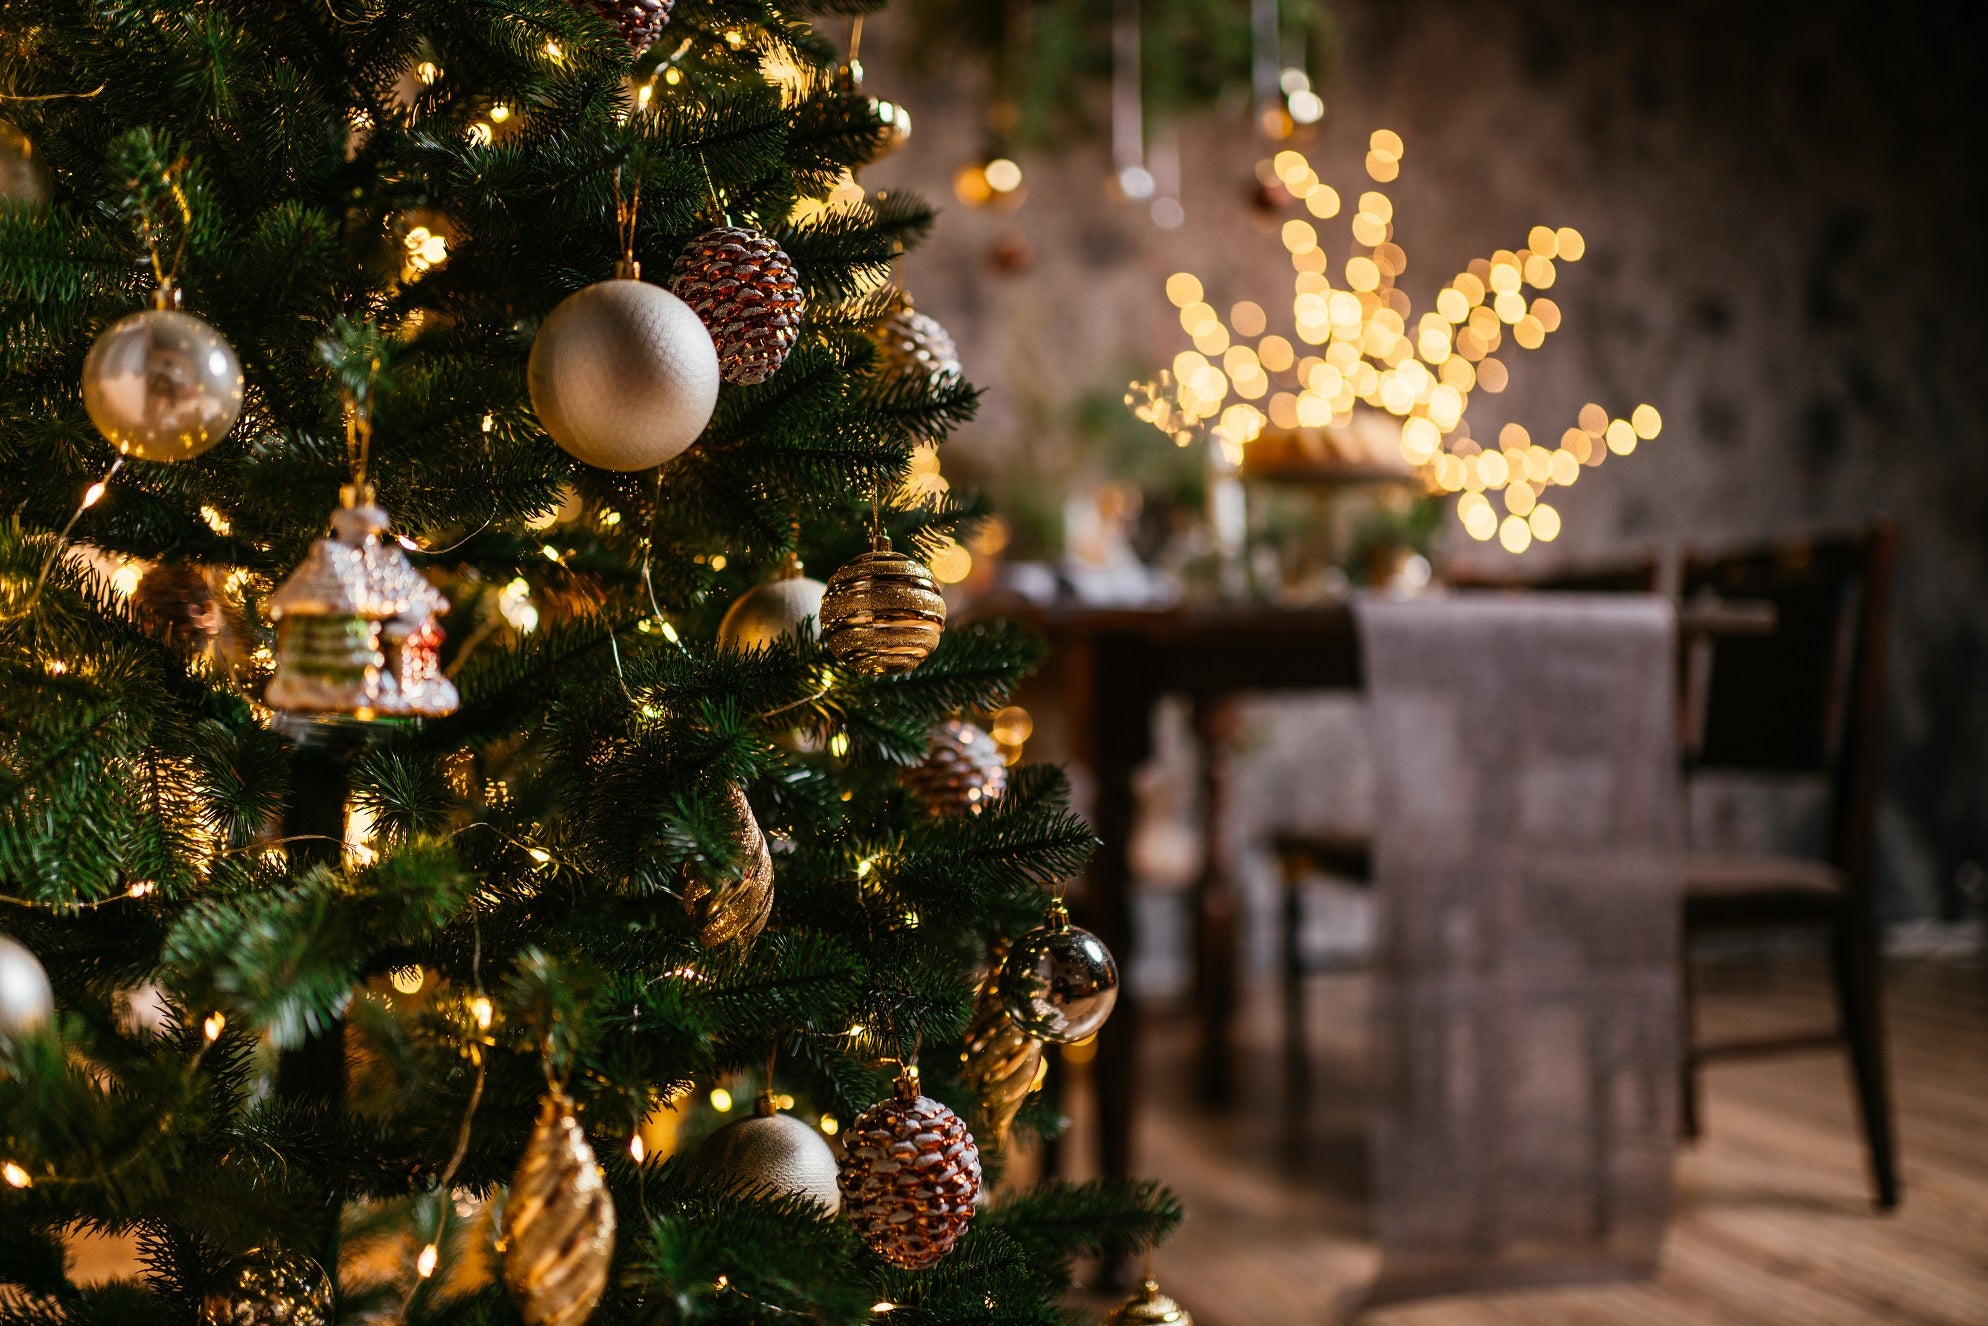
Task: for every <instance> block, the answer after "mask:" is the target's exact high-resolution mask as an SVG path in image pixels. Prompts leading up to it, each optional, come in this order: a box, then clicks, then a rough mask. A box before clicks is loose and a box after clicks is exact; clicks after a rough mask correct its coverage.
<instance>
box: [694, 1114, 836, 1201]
mask: <svg viewBox="0 0 1988 1326" xmlns="http://www.w3.org/2000/svg"><path fill="white" fill-rule="evenodd" d="M697 1168H698V1169H699V1170H701V1171H702V1172H703V1173H705V1174H708V1175H710V1176H711V1177H712V1178H714V1179H716V1180H718V1181H720V1182H722V1183H723V1184H724V1185H725V1186H726V1187H727V1188H728V1189H730V1190H731V1191H733V1192H739V1193H767V1192H772V1193H777V1194H779V1195H781V1196H787V1197H805V1198H807V1199H808V1200H809V1201H811V1202H816V1203H819V1204H820V1205H822V1206H825V1207H827V1208H828V1209H829V1211H830V1212H831V1213H832V1212H834V1211H835V1210H836V1209H837V1208H838V1207H840V1206H841V1205H842V1194H841V1191H840V1190H839V1189H838V1188H837V1187H836V1160H835V1152H834V1151H833V1150H831V1149H830V1148H829V1145H828V1143H827V1142H826V1141H824V1140H823V1139H822V1135H821V1134H820V1133H818V1132H816V1131H815V1130H814V1129H813V1128H810V1127H809V1126H808V1125H807V1124H805V1123H803V1122H802V1121H801V1120H799V1119H796V1118H795V1117H794V1116H793V1115H791V1114H782V1113H780V1112H779V1111H778V1110H777V1109H775V1108H774V1105H773V1097H772V1094H771V1093H769V1092H761V1093H760V1096H759V1102H758V1104H757V1105H756V1106H755V1107H754V1109H753V1113H752V1116H751V1117H750V1118H746V1119H738V1120H735V1121H734V1122H732V1123H728V1124H726V1125H725V1126H724V1127H723V1128H720V1129H719V1130H718V1131H717V1132H715V1133H713V1134H711V1136H710V1137H708V1138H706V1139H705V1141H704V1145H703V1146H702V1147H700V1148H698V1151H697Z"/></svg>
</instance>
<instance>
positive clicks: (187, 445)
mask: <svg viewBox="0 0 1988 1326" xmlns="http://www.w3.org/2000/svg"><path fill="white" fill-rule="evenodd" d="M155 304H156V307H153V308H149V309H146V310H144V311H143V312H141V313H133V314H132V315H131V316H129V317H127V318H122V319H119V320H118V321H117V322H116V323H113V324H112V325H111V328H110V330H109V331H107V332H105V333H104V334H103V335H102V336H100V337H98V338H97V343H96V344H95V345H93V346H91V347H90V355H89V358H87V359H85V360H84V361H83V408H84V409H85V410H87V411H89V414H90V422H91V423H93V424H95V425H96V426H97V431H98V432H100V433H102V434H103V435H104V437H105V438H107V439H108V440H109V441H110V444H111V445H112V446H114V447H116V448H117V449H118V451H119V452H121V453H122V454H124V455H127V456H134V457H136V458H137V459H139V460H152V461H175V460H188V459H191V458H192V457H194V456H198V455H199V454H200V453H201V452H203V451H206V450H207V449H208V448H209V447H211V446H213V445H214V444H215V443H217V442H219V441H220V440H221V439H222V438H224V437H226V436H227V435H228V430H229V429H231V428H233V427H234V426H235V420H237V419H238V418H240V417H241V413H242V365H241V361H240V360H238V359H237V358H235V351H234V347H233V346H231V345H229V344H228V342H227V339H226V338H225V337H223V336H222V335H221V333H220V332H217V331H215V330H214V329H213V328H212V327H210V326H208V325H207V324H206V323H205V322H202V321H201V320H200V319H199V318H196V317H194V316H193V315H192V314H191V313H182V312H180V311H179V308H178V305H179V291H178V288H177V287H174V286H170V285H169V286H166V287H164V288H162V289H161V290H160V291H159V292H158V295H157V296H156V298H155Z"/></svg>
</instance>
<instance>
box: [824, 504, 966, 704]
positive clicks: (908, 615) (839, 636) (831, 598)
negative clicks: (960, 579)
mask: <svg viewBox="0 0 1988 1326" xmlns="http://www.w3.org/2000/svg"><path fill="white" fill-rule="evenodd" d="M945 628H946V600H945V597H944V596H943V595H942V594H940V593H939V583H938V581H936V580H934V579H933V578H932V573H931V572H930V571H929V570H927V569H926V568H925V564H924V563H922V562H919V561H915V560H913V559H912V558H909V557H906V556H905V555H904V554H903V553H900V552H893V551H892V550H891V546H890V540H888V539H887V538H885V537H884V536H883V535H882V534H881V533H879V534H876V535H875V536H873V537H872V538H871V540H870V550H869V551H868V552H866V553H864V554H863V555H862V556H860V557H858V558H856V560H855V561H853V562H850V563H849V564H848V565H846V566H844V567H842V568H841V569H840V570H838V571H837V572H836V573H835V574H834V575H832V576H830V577H829V578H828V587H827V589H826V590H825V591H824V592H823V594H822V600H821V632H822V639H823V640H825V641H826V642H827V644H828V650H829V652H830V653H831V654H834V655H835V657H836V658H837V659H838V660H840V661H841V662H843V663H845V664H847V665H848V666H850V667H852V668H854V669H856V671H858V672H861V673H865V674H867V675H869V676H872V677H890V676H895V675H896V674H898V673H900V672H909V671H911V669H913V668H915V667H917V666H918V665H919V664H920V663H923V662H924V661H925V660H926V659H927V658H928V657H930V656H931V653H932V651H933V650H934V649H936V648H938V646H939V636H940V634H941V633H942V632H943V631H944V630H945Z"/></svg>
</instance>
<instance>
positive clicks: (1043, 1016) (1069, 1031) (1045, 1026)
mask: <svg viewBox="0 0 1988 1326" xmlns="http://www.w3.org/2000/svg"><path fill="white" fill-rule="evenodd" d="M1000 991H1001V1007H1003V1008H1004V1009H1006V1010H1007V1012H1008V1016H1009V1017H1011V1018H1013V1019H1014V1020H1015V1025H1016V1026H1018V1027H1020V1028H1021V1029H1022V1030H1023V1031H1025V1032H1027V1033H1028V1034H1029V1035H1031V1036H1037V1037H1040V1038H1041V1039H1043V1040H1046V1041H1054V1042H1055V1043H1057V1044H1058V1045H1068V1044H1069V1043H1071V1042H1072V1041H1080V1040H1082V1039H1084V1038H1085V1037H1086V1036H1089V1035H1092V1034H1093V1033H1095V1032H1096V1031H1097V1029H1098V1028H1099V1027H1102V1026H1103V1025H1104V1023H1105V1019H1106V1018H1108V1017H1110V1016H1111V1010H1112V1006H1113V1005H1115V1004H1116V1003H1117V1002H1118V963H1117V962H1116V961H1115V960H1114V959H1113V958H1112V956H1111V950H1109V949H1107V948H1106V947H1105V946H1104V942H1103V941H1102V940H1100V939H1099V938H1098V937H1097V936H1096V935H1094V934H1092V933H1091V932H1090V931H1088V930H1084V929H1080V928H1079V927H1077V926H1074V925H1071V924H1070V913H1069V910H1068V909H1067V908H1065V907H1064V905H1063V902H1062V900H1061V899H1058V900H1057V901H1055V902H1053V903H1051V904H1050V906H1049V911H1048V914H1047V916H1046V917H1045V919H1044V921H1043V924H1041V925H1039V926H1037V927H1036V928H1035V929H1033V930H1031V931H1029V932H1028V933H1027V934H1025V935H1023V936H1022V937H1021V938H1020V939H1018V940H1016V941H1015V947H1014V949H1013V950H1012V951H1011V952H1010V953H1009V954H1008V960H1007V961H1006V962H1005V963H1003V964H1002V966H1001V976H1000Z"/></svg>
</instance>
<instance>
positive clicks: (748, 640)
mask: <svg viewBox="0 0 1988 1326" xmlns="http://www.w3.org/2000/svg"><path fill="white" fill-rule="evenodd" d="M827 588H828V586H827V585H824V584H822V582H821V581H819V580H813V579H810V578H809V577H807V576H804V575H802V574H801V561H800V559H799V558H798V557H796V556H794V554H792V553H788V554H787V560H786V561H784V562H783V563H781V566H780V569H779V571H777V572H776V573H775V574H774V576H773V578H772V579H771V580H767V581H764V582H762V583H761V584H757V585H754V586H753V587H752V588H751V589H748V590H747V591H746V592H745V593H743V594H741V595H739V596H738V598H737V599H736V600H734V601H733V603H732V606H731V607H730V608H728V609H726V611H725V617H724V620H723V621H721V622H719V623H718V643H719V644H720V645H721V646H723V647H724V648H726V649H740V650H748V649H765V648H767V647H768V646H770V645H772V644H774V643H775V642H776V641H778V640H779V639H780V637H782V636H784V635H790V634H792V633H794V632H796V631H799V630H801V629H802V628H803V627H804V626H805V627H806V628H807V638H808V639H810V640H818V639H820V638H821V596H822V593H823V591H825V590H826V589H827Z"/></svg>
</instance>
